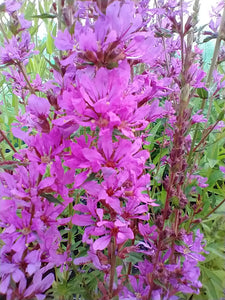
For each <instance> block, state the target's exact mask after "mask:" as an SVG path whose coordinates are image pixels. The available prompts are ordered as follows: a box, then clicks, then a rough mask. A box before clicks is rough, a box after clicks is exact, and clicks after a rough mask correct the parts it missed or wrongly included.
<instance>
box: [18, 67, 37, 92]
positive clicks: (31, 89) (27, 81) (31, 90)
mask: <svg viewBox="0 0 225 300" xmlns="http://www.w3.org/2000/svg"><path fill="white" fill-rule="evenodd" d="M17 66H18V67H19V69H20V71H21V73H22V74H23V77H24V79H25V80H26V83H27V85H28V87H29V90H30V92H31V94H35V90H34V89H33V87H32V86H31V84H30V81H29V79H28V77H27V74H26V71H25V69H24V65H23V64H22V63H21V62H17Z"/></svg>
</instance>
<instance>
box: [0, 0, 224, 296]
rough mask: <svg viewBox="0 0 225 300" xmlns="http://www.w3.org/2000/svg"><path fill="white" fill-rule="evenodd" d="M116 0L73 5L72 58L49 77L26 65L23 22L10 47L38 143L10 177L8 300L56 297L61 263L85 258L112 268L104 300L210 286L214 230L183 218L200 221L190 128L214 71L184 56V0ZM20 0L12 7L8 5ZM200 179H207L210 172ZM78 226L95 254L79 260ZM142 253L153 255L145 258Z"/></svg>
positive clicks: (17, 127)
mask: <svg viewBox="0 0 225 300" xmlns="http://www.w3.org/2000/svg"><path fill="white" fill-rule="evenodd" d="M100 2H101V1H100ZM106 2H107V1H106ZM108 2H109V3H108ZM108 2H107V5H106V6H104V5H102V6H101V5H100V4H99V1H97V3H95V2H89V1H85V2H84V1H80V2H79V1H78V2H77V3H76V5H77V6H78V8H77V10H76V14H72V12H73V11H74V10H75V7H74V6H73V7H72V6H71V5H69V6H68V7H67V6H66V4H64V7H63V14H64V18H65V23H66V24H67V28H66V29H65V30H63V31H61V30H60V31H58V34H57V36H56V37H55V46H56V47H57V49H58V50H60V52H61V57H60V59H55V69H54V70H52V73H53V77H54V78H53V79H51V80H49V81H47V82H42V81H41V78H40V77H39V76H36V78H35V79H34V80H33V81H31V78H29V76H27V75H26V73H25V67H24V66H25V65H26V63H27V61H28V60H29V57H30V56H31V55H34V54H36V52H35V51H34V50H33V49H34V45H33V44H32V43H31V41H30V35H29V33H28V32H27V31H25V29H26V28H27V27H29V23H26V20H24V18H23V16H22V17H21V16H18V17H17V18H18V20H20V25H18V28H19V29H18V30H17V31H16V34H15V35H14V36H13V37H12V39H10V40H8V41H5V46H4V47H3V48H1V51H0V59H1V62H2V64H6V65H10V68H9V71H8V72H5V73H4V75H5V76H6V78H7V79H8V80H11V81H12V82H13V84H12V88H13V90H14V93H15V94H16V95H17V96H18V97H19V98H20V99H21V102H22V103H23V104H25V113H24V114H22V113H20V115H19V116H18V117H17V123H14V124H13V126H14V127H13V129H12V132H13V134H14V136H15V137H17V138H20V139H21V140H23V141H24V143H25V144H26V145H27V147H25V148H23V149H21V150H20V151H19V152H18V153H16V154H15V155H14V159H15V162H16V168H15V169H14V170H9V171H6V172H1V173H0V196H1V199H0V202H1V205H0V226H1V228H2V229H3V230H2V232H1V234H0V239H1V240H2V242H3V247H2V249H1V252H0V255H1V269H0V279H1V281H0V293H2V294H6V295H7V299H8V300H13V299H19V300H22V299H27V300H29V299H33V298H34V297H36V299H44V298H45V294H44V292H45V291H46V290H47V289H49V288H50V286H51V285H52V283H53V281H54V275H55V271H54V268H60V270H61V271H62V272H63V270H64V269H65V270H68V268H70V267H71V264H74V265H75V266H78V265H83V264H91V266H92V267H93V268H95V269H97V270H100V271H101V272H102V273H103V274H104V282H103V283H99V285H98V288H99V291H101V294H102V298H101V299H112V298H114V297H115V296H118V297H119V299H123V300H125V299H143V300H147V299H155V300H156V299H170V300H173V299H177V298H176V294H177V293H178V292H183V293H199V288H200V287H201V283H200V282H199V275H200V270H199V267H198V266H197V263H198V262H199V261H202V260H204V257H203V256H202V255H201V254H200V253H201V252H202V251H204V249H203V246H204V245H203V236H202V234H201V233H200V231H199V230H198V231H197V232H196V233H195V234H194V233H193V232H190V230H189V229H190V228H188V229H187V227H186V230H185V229H184V228H183V226H182V222H184V221H185V220H187V219H188V217H189V216H188V213H187V212H186V211H185V207H186V206H187V204H188V198H187V195H185V193H184V191H183V190H182V186H183V184H184V181H185V174H187V173H186V171H187V162H186V160H185V158H184V154H187V153H190V147H187V142H188V141H187V140H188V138H187V133H188V130H189V129H190V126H191V125H192V124H195V123H202V122H206V121H207V120H206V119H205V118H204V115H203V114H199V112H200V111H198V112H197V113H196V114H194V115H193V116H192V118H191V112H190V109H189V108H188V104H189V99H190V97H191V95H190V93H189V90H187V89H188V86H191V87H193V89H195V88H202V87H204V86H205V84H204V83H203V79H204V77H205V73H204V72H203V71H202V70H201V69H200V67H199V65H198V64H197V63H196V62H195V58H196V55H197V54H196V55H194V54H193V53H192V52H191V54H192V55H189V54H188V53H189V50H190V51H191V49H189V48H188V47H186V52H185V53H186V56H185V61H184V58H183V57H182V59H181V56H182V55H183V54H182V53H180V51H179V49H180V46H181V36H182V34H184V33H182V32H181V31H182V29H181V26H180V23H179V21H178V19H179V16H180V13H181V12H180V8H179V9H178V8H176V7H177V2H178V1H167V2H166V1H159V4H160V5H159V7H158V8H155V9H150V8H149V6H148V1H141V2H140V5H136V4H135V3H134V2H133V1H128V0H127V1H123V2H120V1H108ZM17 5H19V4H18V3H17V2H16V1H9V2H8V3H7V5H6V10H7V11H8V12H9V13H10V12H11V11H13V12H14V11H15V10H16V9H18V8H19V7H20V5H19V6H18V7H17ZM175 8H176V9H175ZM183 9H184V11H185V9H186V8H185V7H184V8H183ZM70 10H71V11H70ZM71 14H72V17H71V19H69V16H71ZM14 17H15V16H14ZM74 17H76V19H77V21H76V24H74V23H73V22H72V20H73V18H74ZM156 18H159V21H158V22H155V21H154V20H155V19H156ZM160 24H161V25H160ZM159 25H160V26H159ZM186 25H187V26H186V27H185V28H186V29H185V30H186V32H185V34H188V28H189V27H188V23H187V24H186ZM71 29H73V30H71ZM189 29H190V28H189ZM182 42H183V43H184V41H182ZM165 48H166V49H167V50H165ZM196 49H197V48H196ZM197 52H198V51H197ZM192 56H193V57H194V58H193V57H192ZM143 64H145V68H144V70H142V71H140V70H141V68H142V66H143ZM182 64H183V65H182ZM184 65H185V67H186V69H185V70H184V69H183V67H184ZM38 92H41V93H38ZM40 95H41V96H40ZM166 97H167V98H168V100H166V101H165V98H166ZM158 119H163V120H165V122H166V123H167V124H168V125H169V126H168V127H167V128H165V133H166V134H167V136H168V141H164V142H165V143H164V144H163V146H162V147H167V146H168V145H169V143H170V140H171V143H173V144H172V146H171V150H170V154H169V156H168V160H167V164H168V166H169V167H170V168H171V172H170V176H168V177H166V178H165V180H164V181H163V185H164V188H165V192H166V194H167V198H166V200H165V207H164V209H162V210H161V212H160V213H159V211H160V208H159V204H158V203H157V201H156V199H152V198H153V197H151V196H150V185H151V180H154V176H152V177H153V178H151V176H150V173H151V169H154V165H153V164H151V156H150V151H149V150H147V149H148V147H147V146H146V145H147V141H148V138H149V134H148V133H149V125H152V126H154V124H155V123H154V122H156V121H157V120H158ZM143 145H145V146H146V147H145V146H143ZM150 146H151V145H150ZM164 163H165V161H163V158H162V159H161V160H160V161H159V167H160V166H161V165H163V164H164ZM155 171H156V169H154V172H155ZM222 171H223V170H222ZM171 174H172V175H171ZM152 175H154V173H153V172H152ZM189 178H190V179H196V180H197V182H198V184H199V186H202V187H205V186H207V184H206V183H205V181H206V180H204V178H203V177H201V176H200V175H193V174H189ZM163 185H162V188H163ZM75 194H76V196H77V195H78V197H77V198H76V197H75V196H74V195H75ZM79 197H80V198H79ZM75 198H76V199H75ZM154 209H155V211H154ZM68 210H69V213H68ZM153 212H154V213H153ZM171 219H172V220H173V221H172V223H171V224H170V225H168V224H167V221H168V220H171ZM72 226H76V227H82V228H83V235H82V244H83V245H84V247H86V249H87V251H86V255H84V256H80V255H78V256H76V257H75V258H74V257H73V259H72V255H71V253H72V250H71V237H70V238H69V237H68V239H67V241H66V246H65V245H63V242H62V236H61V233H60V229H61V228H62V227H63V228H64V229H65V230H68V231H71V228H72ZM68 236H69V234H68ZM64 242H65V241H64ZM63 246H64V247H63ZM134 253H137V254H138V255H140V256H138V260H137V261H136V262H135V263H134V265H133V266H132V262H131V260H130V256H132V254H134ZM78 270H79V268H78ZM115 277H116V278H117V280H116V281H115V280H114V279H115ZM67 279H68V278H67Z"/></svg>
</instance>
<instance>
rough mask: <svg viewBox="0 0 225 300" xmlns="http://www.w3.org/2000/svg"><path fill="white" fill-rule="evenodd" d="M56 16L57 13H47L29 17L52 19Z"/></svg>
mask: <svg viewBox="0 0 225 300" xmlns="http://www.w3.org/2000/svg"><path fill="white" fill-rule="evenodd" d="M56 17H57V15H53V14H47V13H44V14H40V15H33V16H31V18H39V19H54V18H56Z"/></svg>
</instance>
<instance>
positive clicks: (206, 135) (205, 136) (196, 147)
mask: <svg viewBox="0 0 225 300" xmlns="http://www.w3.org/2000/svg"><path fill="white" fill-rule="evenodd" d="M218 123H219V120H218V121H216V123H215V124H214V125H213V127H212V128H211V129H210V130H209V131H208V132H207V133H206V134H205V135H204V136H203V137H202V139H201V140H200V142H199V143H198V145H197V146H195V147H194V149H193V153H194V152H195V151H196V150H197V149H198V147H199V146H200V145H201V144H202V143H203V142H204V141H205V140H206V138H207V137H208V135H209V134H210V133H211V132H212V131H213V129H214V128H215V127H216V125H217V124H218Z"/></svg>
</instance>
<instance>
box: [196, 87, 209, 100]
mask: <svg viewBox="0 0 225 300" xmlns="http://www.w3.org/2000/svg"><path fill="white" fill-rule="evenodd" d="M197 94H198V96H199V97H200V98H201V99H208V97H209V93H208V91H207V90H206V89H205V88H198V89H197Z"/></svg>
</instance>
